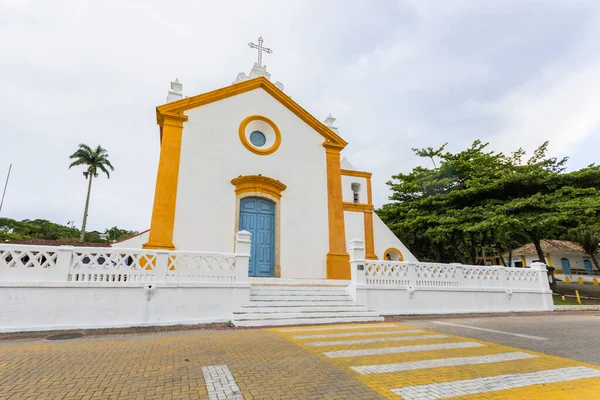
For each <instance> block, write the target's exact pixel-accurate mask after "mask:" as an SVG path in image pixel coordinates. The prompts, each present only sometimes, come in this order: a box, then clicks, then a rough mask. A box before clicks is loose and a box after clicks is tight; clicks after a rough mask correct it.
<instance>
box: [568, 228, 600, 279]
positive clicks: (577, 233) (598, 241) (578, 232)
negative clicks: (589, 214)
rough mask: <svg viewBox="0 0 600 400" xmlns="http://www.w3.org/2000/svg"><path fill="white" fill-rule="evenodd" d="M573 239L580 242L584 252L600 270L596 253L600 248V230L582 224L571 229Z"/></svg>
mask: <svg viewBox="0 0 600 400" xmlns="http://www.w3.org/2000/svg"><path fill="white" fill-rule="evenodd" d="M570 236H571V240H572V241H574V242H576V243H579V245H580V246H581V247H582V248H583V252H584V253H585V254H587V255H588V256H590V258H591V259H592V261H593V262H594V265H595V266H596V268H597V269H598V270H599V271H600V266H599V265H598V260H597V259H596V253H597V252H598V250H599V249H600V231H599V230H597V229H594V228H591V227H589V226H581V227H579V228H575V229H573V230H571V231H570Z"/></svg>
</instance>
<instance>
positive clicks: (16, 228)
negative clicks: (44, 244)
mask: <svg viewBox="0 0 600 400" xmlns="http://www.w3.org/2000/svg"><path fill="white" fill-rule="evenodd" d="M79 233H80V232H79V230H78V229H77V228H75V226H74V225H72V223H71V222H69V223H67V226H65V225H61V224H57V223H54V222H50V221H47V220H45V219H35V220H29V219H25V220H22V221H17V220H14V219H11V218H0V242H5V241H7V240H23V239H42V240H56V241H70V242H72V241H77V240H78V239H79ZM105 233H107V234H108V235H109V239H108V241H107V240H104V239H101V238H100V235H98V233H96V232H88V233H86V234H85V241H86V242H95V243H107V242H113V241H121V240H125V239H128V238H130V237H132V236H134V235H137V233H138V232H137V231H131V230H127V229H120V228H118V227H116V226H113V227H112V228H110V229H106V230H105Z"/></svg>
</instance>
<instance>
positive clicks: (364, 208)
mask: <svg viewBox="0 0 600 400" xmlns="http://www.w3.org/2000/svg"><path fill="white" fill-rule="evenodd" d="M343 205H344V211H354V212H373V206H372V205H370V204H364V203H351V202H348V201H344V202H343Z"/></svg>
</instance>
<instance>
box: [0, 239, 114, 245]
mask: <svg viewBox="0 0 600 400" xmlns="http://www.w3.org/2000/svg"><path fill="white" fill-rule="evenodd" d="M4 243H6V244H24V245H29V246H76V247H110V243H92V242H79V241H63V240H48V239H21V240H8V241H6V242H4Z"/></svg>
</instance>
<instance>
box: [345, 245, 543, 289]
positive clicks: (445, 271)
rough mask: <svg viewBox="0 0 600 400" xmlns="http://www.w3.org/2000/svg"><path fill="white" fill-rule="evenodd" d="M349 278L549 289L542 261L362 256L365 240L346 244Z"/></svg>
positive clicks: (366, 284)
mask: <svg viewBox="0 0 600 400" xmlns="http://www.w3.org/2000/svg"><path fill="white" fill-rule="evenodd" d="M348 252H349V253H350V264H351V269H352V280H353V283H354V284H355V285H361V286H362V287H365V288H367V287H369V286H371V287H374V286H388V287H389V286H398V287H405V288H408V287H410V288H440V289H444V288H456V289H461V288H464V289H473V288H481V289H485V288H490V289H491V288H501V289H536V290H537V289H543V290H547V289H548V282H547V279H546V277H545V275H546V266H545V264H540V263H537V264H539V265H537V264H536V265H532V266H531V268H514V267H512V268H511V267H501V266H480V265H462V264H438V263H423V262H405V261H388V260H366V259H364V243H363V242H362V241H361V240H358V239H354V240H352V241H351V242H350V243H349V245H348Z"/></svg>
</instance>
